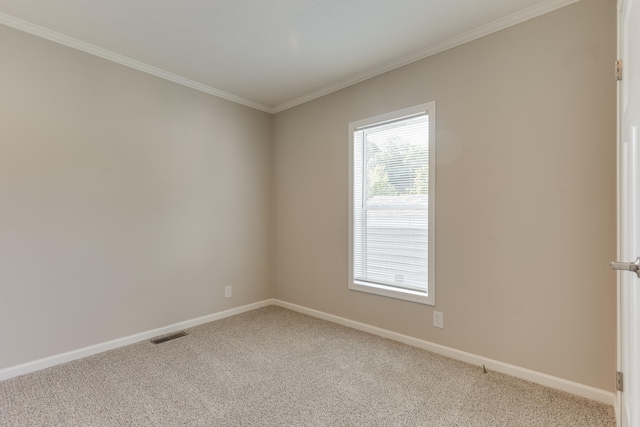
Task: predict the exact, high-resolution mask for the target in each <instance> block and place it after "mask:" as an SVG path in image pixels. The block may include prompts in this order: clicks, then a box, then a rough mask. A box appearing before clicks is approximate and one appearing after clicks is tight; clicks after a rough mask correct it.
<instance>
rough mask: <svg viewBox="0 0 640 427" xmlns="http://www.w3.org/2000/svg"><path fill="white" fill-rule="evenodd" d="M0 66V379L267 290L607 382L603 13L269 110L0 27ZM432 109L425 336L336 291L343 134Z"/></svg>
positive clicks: (385, 306)
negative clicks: (432, 233) (433, 250)
mask: <svg viewBox="0 0 640 427" xmlns="http://www.w3.org/2000/svg"><path fill="white" fill-rule="evenodd" d="M0 53H1V54H2V67H0V93H1V94H2V96H0V149H1V153H0V154H1V155H0V291H1V295H0V335H1V336H2V337H3V342H2V346H1V351H0V369H2V368H5V367H8V366H12V365H15V364H18V363H24V362H28V361H30V360H34V359H38V358H42V357H46V356H50V355H54V354H59V353H61V352H64V351H69V350H73V349H77V348H81V347H84V346H88V345H92V344H96V343H101V342H104V341H107V340H110V339H114V338H119V337H123V336H127V335H130V334H133V333H136V332H141V331H146V330H149V329H153V328H157V327H162V326H166V325H169V324H172V323H175V322H178V321H182V320H187V319H192V318H195V317H198V316H202V315H206V314H210V313H214V312H218V311H221V310H224V309H228V308H232V307H236V306H240V305H243V304H248V303H251V302H254V301H260V300H263V299H265V298H270V297H273V296H275V297H277V298H280V299H282V300H284V301H288V302H292V303H296V304H301V305H304V306H307V307H310V308H314V309H318V310H322V311H325V312H328V313H332V314H335V315H338V316H343V317H346V318H350V319H353V320H356V321H360V322H365V323H368V324H371V325H375V326H379V327H382V328H386V329H390V330H393V331H397V332H399V333H403V334H407V335H410V336H413V337H417V338H421V339H425V340H429V341H432V342H435V343H439V344H443V345H446V346H450V347H454V348H456V349H460V350H463V351H468V352H472V353H475V354H478V355H481V356H486V357H490V358H493V359H497V360H500V361H504V362H507V363H511V364H515V365H518V366H522V367H525V368H529V369H533V370H536V371H540V372H544V373H547V374H550V375H554V376H558V377H561V378H566V379H569V380H573V381H577V382H580V383H584V384H587V385H591V386H594V387H598V388H602V389H606V390H612V389H613V381H612V377H613V371H614V370H615V351H614V350H615V276H614V275H613V273H612V272H611V271H610V270H609V268H608V266H607V262H608V261H610V260H611V259H613V258H614V257H615V83H614V82H613V80H612V62H613V60H614V59H615V57H614V54H615V0H583V1H581V2H579V3H576V4H574V5H572V6H569V7H566V8H563V9H560V10H558V11H556V12H553V13H551V14H548V15H545V16H542V17H540V18H537V19H535V20H532V21H528V22H525V23H523V24H521V25H518V26H516V27H513V28H510V29H507V30H504V31H501V32H499V33H496V34H493V35H490V36H488V37H485V38H482V39H480V40H477V41H475V42H472V43H469V44H466V45H464V46H461V47H458V48H455V49H453V50H450V51H447V52H444V53H441V54H439V55H436V56H434V57H431V58H428V59H425V60H423V61H420V62H417V63H414V64H412V65H409V66H406V67H403V68H401V69H398V70H395V71H393V72H390V73H387V74H385V75H382V76H379V77H377V78H374V79H371V80H368V81H366V82H363V83H361V84H358V85H356V86H353V87H350V88H347V89H344V90H342V91H340V92H336V93H334V94H331V95H328V96H325V97H323V98H320V99H318V100H315V101H312V102H309V103H307V104H304V105H301V106H298V107H295V108H293V109H290V110H287V111H285V112H282V113H279V114H277V115H276V116H275V117H270V116H269V115H267V114H265V113H261V112H258V111H255V110H252V109H249V108H246V107H242V106H239V105H236V104H233V103H231V102H227V101H224V100H221V99H218V98H215V97H212V96H209V95H205V94H202V93H199V92H196V91H193V90H191V89H187V88H184V87H181V86H178V85H176V84H173V83H169V82H166V81H163V80H161V79H157V78H155V77H151V76H148V75H146V74H143V73H140V72H137V71H134V70H131V69H128V68H126V67H123V66H120V65H117V64H113V63H110V62H108V61H105V60H102V59H99V58H95V57H92V56H90V55H87V54H84V53H80V52H77V51H74V50H72V49H69V48H66V47H62V46H59V45H56V44H54V43H50V42H47V41H44V40H41V39H38V38H35V37H32V36H29V35H26V34H24V33H21V32H18V31H15V30H11V29H8V28H5V27H1V26H0ZM432 100H435V101H436V102H437V109H438V110H437V114H438V123H437V131H438V140H437V150H438V152H437V161H438V169H437V212H436V213H437V218H436V245H437V254H436V257H437V259H436V275H437V282H436V302H437V305H436V307H435V309H437V310H439V311H443V312H444V319H445V328H444V329H442V330H440V329H434V328H433V327H432V326H431V323H432V311H433V310H434V308H433V307H429V306H424V305H420V304H415V303H409V302H404V301H398V300H394V299H388V298H384V297H379V296H374V295H368V294H363V293H358V292H354V291H349V290H348V289H347V191H348V189H347V181H348V178H347V170H348V165H347V145H348V139H347V138H348V135H347V124H348V122H350V121H354V120H358V119H362V118H365V117H369V116H373V115H376V114H380V113H384V112H388V111H392V110H396V109H400V108H404V107H408V106H412V105H416V104H420V103H423V102H427V101H432ZM272 199H273V200H274V202H272ZM310 223H313V225H312V226H309V224H310ZM272 265H273V266H274V268H272ZM272 276H273V277H272ZM272 278H273V279H274V280H271V279H272ZM225 285H232V286H233V287H234V296H233V298H231V299H224V298H223V294H224V286H225Z"/></svg>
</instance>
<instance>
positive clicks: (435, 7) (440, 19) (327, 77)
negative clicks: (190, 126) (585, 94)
mask: <svg viewBox="0 0 640 427" xmlns="http://www.w3.org/2000/svg"><path fill="white" fill-rule="evenodd" d="M576 1H578V0H482V1H479V0H64V1H61V0H57V1H54V0H0V24H5V25H8V26H11V27H14V28H18V29H20V30H23V31H27V32H30V33H32V34H36V35H39V36H42V37H45V38H48V39H50V40H53V41H56V42H59V43H62V44H65V45H68V46H71V47H74V48H77V49H80V50H83V51H85V52H89V53H92V54H94V55H98V56H101V57H103V58H107V59H110V60H113V61H115V62H119V63H121V64H124V65H127V66H130V67H132V68H136V69H139V70H142V71H145V72H148V73H150V74H154V75H157V76H159V77H163V78H166V79H168V80H172V81H175V82H178V83H181V84H184V85H186V86H190V87H193V88H195V89H198V90H202V91H204V92H207V93H211V94H214V95H216V96H220V97H222V98H226V99H230V100H232V101H235V102H239V103H241V104H244V105H248V106H250V107H253V108H257V109H260V110H263V111H267V112H270V113H274V112H278V111H282V110H284V109H286V108H289V107H292V106H294V105H298V104H301V103H303V102H306V101H308V100H311V99H314V98H317V97H319V96H322V95H325V94H327V93H330V92H332V91H335V90H338V89H341V88H343V87H346V86H349V85H351V84H354V83H357V82H359V81H362V80H365V79H367V78H370V77H373V76H375V75H378V74H381V73H383V72H386V71H389V70H391V69H394V68H397V67H399V66H402V65H406V64H408V63H411V62H414V61H416V60H419V59H422V58H425V57H427V56H429V55H432V54H435V53H437V52H440V51H443V50H445V49H448V48H451V47H453V46H457V45H459V44H462V43H465V42H467V41H470V40H473V39H475V38H478V37H481V36H483V35H486V34H489V33H492V32H495V31H498V30H501V29H503V28H506V27H509V26H511V25H514V24H517V23H519V22H522V21H524V20H527V19H531V18H533V17H536V16H539V15H541V14H544V13H547V12H550V11H552V10H555V9H557V8H559V7H563V6H565V5H568V4H570V3H574V2H576Z"/></svg>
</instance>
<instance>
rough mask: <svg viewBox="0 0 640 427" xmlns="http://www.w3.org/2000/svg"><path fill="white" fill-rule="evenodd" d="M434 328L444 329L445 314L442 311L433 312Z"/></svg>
mask: <svg viewBox="0 0 640 427" xmlns="http://www.w3.org/2000/svg"><path fill="white" fill-rule="evenodd" d="M433 326H434V327H435V328H444V314H442V312H441V311H434V312H433Z"/></svg>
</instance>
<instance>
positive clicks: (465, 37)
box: [272, 0, 580, 113]
mask: <svg viewBox="0 0 640 427" xmlns="http://www.w3.org/2000/svg"><path fill="white" fill-rule="evenodd" d="M578 1H580V0H548V1H546V2H544V3H540V4H538V5H536V6H532V7H530V8H528V9H525V10H522V11H520V12H517V13H514V14H512V15H509V16H507V17H504V18H501V19H498V20H496V21H493V22H491V23H489V24H487V25H483V26H481V27H478V28H475V29H473V30H470V31H467V32H466V33H462V34H460V35H458V36H455V37H452V38H450V39H447V40H443V41H441V42H438V43H435V44H432V45H430V46H427V47H425V48H423V49H421V50H419V51H417V52H414V53H412V54H409V55H406V56H403V57H401V58H398V59H396V60H394V61H391V62H387V63H386V64H384V65H381V66H380V67H376V68H374V69H372V70H369V71H367V72H364V73H362V74H358V75H355V76H353V77H351V78H349V79H347V80H343V81H341V82H338V83H335V84H333V85H330V86H327V87H325V88H322V89H318V90H315V91H313V92H310V93H308V94H306V95H303V96H301V97H299V98H296V99H292V100H290V101H287V102H283V103H282V104H279V105H276V106H275V107H273V108H272V110H273V113H279V112H281V111H284V110H287V109H289V108H293V107H295V106H297V105H300V104H304V103H305V102H309V101H312V100H314V99H317V98H320V97H322V96H325V95H328V94H330V93H332V92H336V91H338V90H340V89H344V88H346V87H349V86H352V85H354V84H357V83H360V82H363V81H365V80H368V79H370V78H372V77H376V76H379V75H380V74H384V73H386V72H388V71H391V70H395V69H396V68H400V67H403V66H405V65H409V64H411V63H413V62H417V61H420V60H421V59H425V58H427V57H429V56H433V55H435V54H437V53H440V52H443V51H445V50H449V49H452V48H454V47H456V46H460V45H462V44H465V43H468V42H470V41H473V40H476V39H479V38H481V37H484V36H487V35H489V34H492V33H495V32H498V31H500V30H504V29H505V28H509V27H512V26H514V25H517V24H520V23H522V22H524V21H527V20H529V19H533V18H536V17H538V16H541V15H544V14H546V13H549V12H553V11H554V10H556V9H560V8H562V7H565V6H568V5H570V4H572V3H577V2H578Z"/></svg>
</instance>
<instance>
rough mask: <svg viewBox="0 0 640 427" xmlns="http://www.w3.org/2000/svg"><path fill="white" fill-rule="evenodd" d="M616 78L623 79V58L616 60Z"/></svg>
mask: <svg viewBox="0 0 640 427" xmlns="http://www.w3.org/2000/svg"><path fill="white" fill-rule="evenodd" d="M616 80H622V59H618V60H617V61H616Z"/></svg>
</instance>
